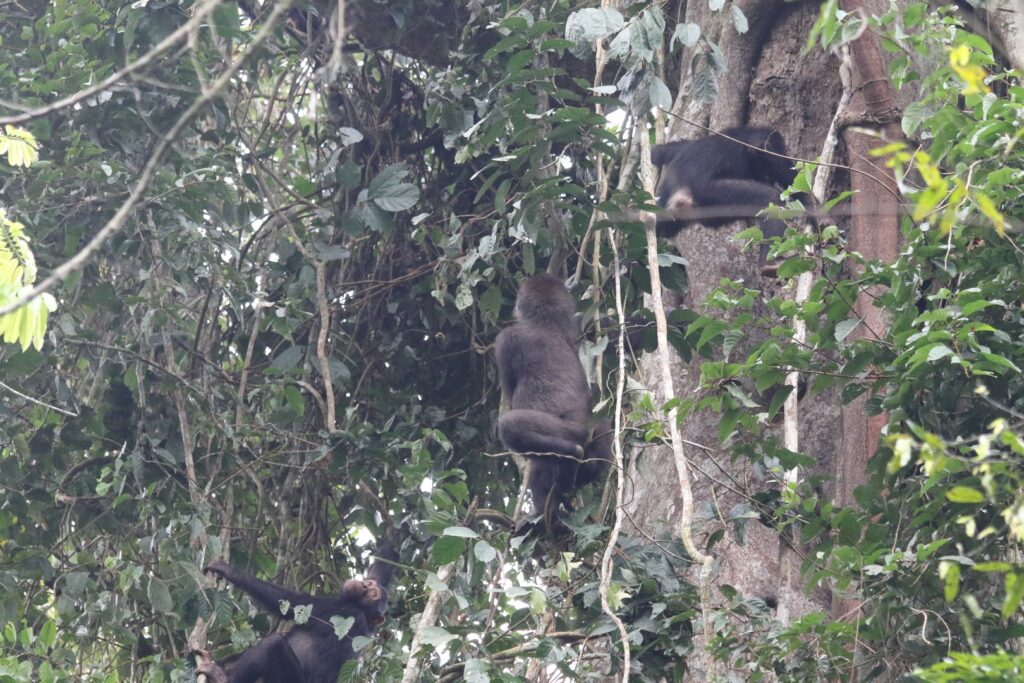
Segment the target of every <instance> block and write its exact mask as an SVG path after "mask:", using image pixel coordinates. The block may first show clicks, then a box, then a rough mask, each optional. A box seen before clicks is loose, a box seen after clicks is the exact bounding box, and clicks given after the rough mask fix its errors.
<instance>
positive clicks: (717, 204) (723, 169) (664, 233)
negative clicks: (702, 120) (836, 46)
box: [651, 126, 796, 268]
mask: <svg viewBox="0 0 1024 683" xmlns="http://www.w3.org/2000/svg"><path fill="white" fill-rule="evenodd" d="M723 134H724V135H725V136H728V137H723V136H722V135H718V134H712V135H710V136H709V137H706V138H700V139H698V140H677V141H675V142H668V143H665V144H663V145H656V146H655V147H654V148H653V149H652V150H651V161H652V162H653V163H654V165H655V166H658V167H660V169H661V176H660V178H659V179H658V188H657V192H658V206H660V207H663V208H668V209H676V208H682V207H691V206H693V207H707V208H711V207H714V208H720V209H722V211H723V215H721V216H715V217H712V218H702V219H700V222H701V223H703V224H704V225H708V226H712V227H717V226H721V225H725V224H726V223H729V222H731V221H734V220H738V219H741V218H750V216H751V212H752V211H753V212H756V211H757V210H759V209H763V208H764V207H766V206H768V205H769V204H771V203H772V202H778V201H779V189H778V188H777V187H776V186H779V187H782V188H786V187H789V186H790V185H791V184H792V183H793V179H794V178H796V171H795V170H794V169H793V167H792V162H791V161H790V160H789V159H787V158H785V154H786V145H785V142H784V141H783V139H782V134H781V133H779V132H778V131H777V130H773V129H771V128H755V127H751V126H741V127H738V128H728V129H726V130H725V131H723ZM729 138H734V139H732V140H730V139H729ZM737 140H738V141H739V142H737ZM741 143H745V144H741ZM747 145H750V146H749V147H748V146H747ZM779 154H781V155H783V156H776V155H779ZM730 208H735V209H736V213H735V214H730V213H729V209H730ZM690 222H693V221H681V220H659V221H658V223H657V232H658V236H659V237H675V236H676V235H677V234H679V231H680V230H682V229H683V227H684V226H685V225H686V224H687V223H690ZM758 223H759V224H760V226H761V233H762V234H763V235H764V236H765V237H778V236H781V235H782V234H783V233H784V232H785V231H786V224H785V223H784V222H782V221H780V220H777V219H772V218H760V219H758ZM767 255H768V245H767V244H762V245H761V252H760V259H759V264H760V265H761V267H762V268H764V265H765V260H766V257H767Z"/></svg>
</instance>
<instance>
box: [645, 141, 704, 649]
mask: <svg viewBox="0 0 1024 683" xmlns="http://www.w3.org/2000/svg"><path fill="white" fill-rule="evenodd" d="M641 124H642V122H641ZM637 137H638V138H639V139H640V148H641V151H640V180H641V183H642V184H643V187H644V189H645V190H646V191H647V192H648V193H649V194H650V195H651V196H652V197H653V196H654V191H655V190H654V167H653V165H652V164H651V150H650V145H651V143H650V138H649V137H648V136H647V134H646V131H645V130H638V131H637ZM654 226H655V217H654V215H653V214H651V213H647V214H645V215H644V228H645V231H646V233H647V269H648V271H649V273H650V278H651V309H652V310H653V311H654V320H655V322H656V323H657V328H658V349H657V356H658V364H659V365H660V366H661V368H660V369H661V390H662V395H663V398H664V400H665V402H668V401H672V400H673V399H674V398H675V387H674V386H673V382H672V365H671V359H670V354H671V347H670V346H669V343H668V322H667V320H666V318H665V304H664V303H663V302H662V299H661V274H660V272H659V267H658V237H657V235H656V234H655V228H654ZM668 429H669V435H670V436H671V440H672V452H673V455H674V456H675V457H674V459H675V463H676V474H677V476H678V477H679V489H680V494H681V497H682V510H681V512H680V520H679V533H680V537H681V538H682V541H683V546H684V547H685V548H686V552H688V553H690V556H691V557H692V558H693V559H694V561H695V562H697V563H699V564H701V565H702V566H701V571H700V601H701V616H702V619H701V621H702V622H703V626H704V642H705V644H707V643H710V642H711V596H710V589H709V585H710V581H711V563H712V557H711V556H710V555H707V554H705V553H704V552H703V551H701V550H700V549H699V548H698V547H697V544H696V543H695V542H694V540H693V529H692V525H693V490H692V489H691V488H690V472H689V461H688V459H687V456H686V451H685V450H684V449H683V440H682V436H681V435H680V434H679V421H678V411H677V409H676V407H675V406H673V407H672V408H670V409H669V413H668Z"/></svg>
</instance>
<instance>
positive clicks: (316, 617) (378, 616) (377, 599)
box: [196, 543, 398, 683]
mask: <svg viewBox="0 0 1024 683" xmlns="http://www.w3.org/2000/svg"><path fill="white" fill-rule="evenodd" d="M377 557H378V558H379V559H377V560H375V561H374V563H373V564H372V565H371V566H370V570H369V571H368V572H367V576H366V578H365V579H363V580H362V581H359V580H356V579H350V580H348V581H346V582H345V583H344V585H342V587H341V595H339V596H337V597H317V596H313V595H308V594H306V593H302V592H300V591H296V590H291V589H288V588H283V587H282V586H278V585H277V584H274V583H270V582H269V581H263V580H262V579H257V578H256V577H255V576H252V575H251V574H248V573H246V572H244V571H242V570H241V569H236V568H235V567H232V566H231V565H230V564H228V563H226V562H214V563H213V564H211V565H210V566H209V567H207V568H206V569H204V570H203V571H205V572H207V573H210V574H216V575H218V576H221V577H223V578H225V579H227V580H228V581H230V582H231V583H233V584H234V585H236V586H238V587H239V588H241V589H242V590H243V591H245V592H246V593H248V594H249V596H250V597H251V598H252V599H253V600H254V601H255V602H256V603H257V604H258V605H260V606H261V607H263V608H264V609H266V610H268V611H269V612H272V613H273V614H282V611H281V610H282V608H283V605H282V604H281V603H282V601H287V602H288V609H287V610H286V611H285V612H284V613H283V614H284V617H285V618H286V619H294V618H295V608H296V607H298V606H300V605H311V606H312V612H311V613H310V616H309V620H308V621H307V622H306V623H304V624H298V625H296V626H295V627H294V628H292V629H291V630H290V631H288V633H285V634H280V633H274V634H271V635H268V636H266V637H265V638H263V639H262V640H260V642H258V643H256V644H255V645H253V646H252V647H250V648H249V649H248V650H245V651H244V652H241V653H239V654H237V655H235V656H233V657H230V658H228V659H226V660H224V661H223V662H220V663H219V664H216V663H214V662H213V660H212V659H208V658H206V661H204V662H201V663H200V665H199V666H197V667H196V673H202V674H206V676H207V677H208V678H209V679H210V681H211V682H212V683H250V682H255V681H261V683H286V682H289V683H294V682H297V681H305V682H306V683H334V682H335V681H337V680H338V672H339V671H341V665H342V664H344V663H345V662H347V661H348V660H350V659H352V658H353V657H354V656H355V653H354V651H353V650H352V638H353V636H368V635H370V634H371V633H372V632H373V629H374V628H375V627H376V626H379V625H380V624H381V623H383V621H384V611H385V609H387V604H388V590H387V589H388V586H389V585H390V583H391V578H392V576H394V573H395V567H394V565H393V564H391V562H395V561H397V560H398V553H397V552H396V551H395V548H394V546H393V545H392V544H391V543H385V544H384V545H382V546H381V548H380V549H379V550H378V552H377ZM335 616H337V617H350V618H352V619H354V620H355V622H354V623H353V624H352V627H351V628H350V629H349V630H348V633H347V634H346V635H345V636H344V637H343V638H341V639H339V638H338V636H337V634H336V633H335V630H334V624H332V623H331V617H335Z"/></svg>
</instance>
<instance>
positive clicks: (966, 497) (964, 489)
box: [946, 486, 985, 503]
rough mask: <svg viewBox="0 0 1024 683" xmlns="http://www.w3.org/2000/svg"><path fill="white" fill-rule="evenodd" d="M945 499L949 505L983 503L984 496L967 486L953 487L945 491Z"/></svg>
mask: <svg viewBox="0 0 1024 683" xmlns="http://www.w3.org/2000/svg"><path fill="white" fill-rule="evenodd" d="M946 499H947V500H948V501H950V502H951V503H984V502H985V496H983V495H982V493H981V492H980V491H978V490H976V489H972V488H970V487H968V486H954V487H953V488H951V489H950V490H949V491H946Z"/></svg>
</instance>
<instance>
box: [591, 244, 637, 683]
mask: <svg viewBox="0 0 1024 683" xmlns="http://www.w3.org/2000/svg"><path fill="white" fill-rule="evenodd" d="M612 246H613V248H612V250H611V251H612V255H613V258H614V273H615V312H616V314H617V315H618V317H619V327H620V328H621V329H625V328H626V313H625V311H624V306H623V303H622V270H621V268H620V264H619V250H618V249H617V248H615V245H612ZM616 347H617V349H616V350H617V352H618V358H619V367H618V373H617V377H616V381H615V421H614V425H615V432H614V434H613V441H612V445H613V448H612V454H613V456H614V458H615V521H614V523H613V524H612V530H611V533H609V534H608V542H607V544H606V545H605V548H604V554H603V555H602V556H601V582H600V584H599V588H598V593H599V594H600V596H601V609H602V611H603V612H604V613H605V614H607V615H608V618H609V619H611V620H612V623H614V624H615V627H616V628H617V629H619V636H620V642H621V643H622V683H629V673H630V668H631V667H630V656H631V654H632V653H631V652H630V647H629V633H628V632H627V631H626V625H625V624H624V623H622V619H620V618H619V615H617V614H616V613H615V610H613V609H612V607H611V604H610V603H609V602H608V589H609V588H610V587H611V580H612V555H613V554H614V553H615V546H616V543H617V542H618V539H619V534H620V533H621V531H622V518H623V510H622V500H623V497H624V494H625V481H626V477H625V469H624V467H623V454H622V397H623V396H624V395H625V393H626V335H625V334H620V335H619V338H618V339H617V340H616Z"/></svg>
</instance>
